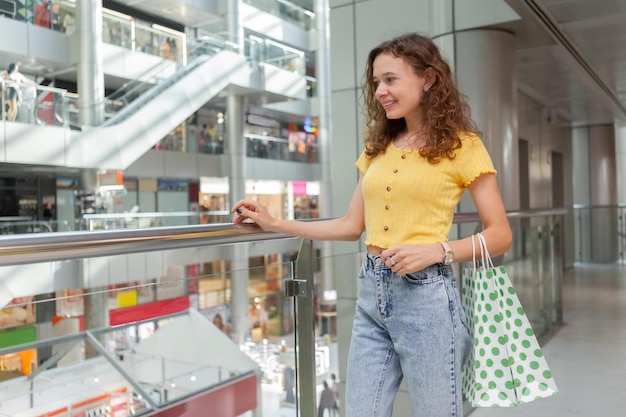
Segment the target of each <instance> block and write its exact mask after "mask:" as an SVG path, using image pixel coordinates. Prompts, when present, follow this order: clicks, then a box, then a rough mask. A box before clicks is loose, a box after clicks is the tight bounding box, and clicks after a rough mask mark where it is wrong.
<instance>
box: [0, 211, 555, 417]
mask: <svg viewBox="0 0 626 417" xmlns="http://www.w3.org/2000/svg"><path fill="white" fill-rule="evenodd" d="M464 226H466V227H465V228H466V229H468V231H467V232H465V231H463V232H462V233H460V234H459V237H463V236H468V235H470V234H472V233H473V232H474V231H475V230H476V227H477V226H476V223H475V222H472V221H467V222H465V223H464ZM511 226H512V228H513V231H514V239H513V241H514V243H513V247H512V248H511V250H510V251H509V252H508V253H507V254H506V255H504V256H501V257H496V258H495V259H494V262H495V263H496V264H497V265H498V264H502V265H504V266H505V268H506V269H507V271H508V273H509V276H510V277H511V279H512V282H513V285H514V287H515V289H516V291H517V293H518V296H519V298H520V300H521V302H522V305H523V306H524V308H525V310H526V313H527V315H528V317H529V319H530V320H531V323H532V325H533V328H534V329H535V332H536V333H537V335H538V336H539V337H547V336H549V334H550V332H552V331H553V330H554V328H555V327H556V326H557V325H558V324H559V322H560V319H559V318H560V306H561V302H560V279H561V270H562V259H561V256H562V254H561V246H562V242H561V234H562V231H561V227H562V226H561V216H551V215H545V216H535V217H531V218H513V219H511ZM176 229H178V230H177V231H176V234H175V235H172V236H169V235H167V234H165V233H166V232H167V233H173V230H176ZM247 230H248V229H247V228H244V229H240V228H239V227H238V226H234V225H223V226H215V227H214V228H209V229H205V228H195V229H194V228H193V227H191V228H185V231H183V229H182V228H162V229H160V230H155V231H143V232H142V231H140V230H138V231H131V230H128V231H121V232H118V231H111V232H94V234H93V235H95V237H94V238H93V239H94V241H93V242H88V241H84V242H83V240H84V239H89V237H88V236H90V235H92V234H66V235H64V236H63V237H62V239H61V237H59V239H61V240H58V243H59V244H58V245H55V243H54V242H55V235H54V234H51V235H50V236H42V237H41V238H42V239H37V236H32V237H28V238H27V239H26V240H20V239H24V238H23V237H19V238H12V239H13V240H12V241H11V245H12V246H11V245H9V243H2V242H0V262H2V265H7V261H6V259H5V256H7V255H6V254H9V253H11V254H13V255H11V256H13V257H14V259H15V262H17V264H16V266H15V267H13V268H12V269H11V274H10V275H11V276H13V275H15V274H16V273H18V270H19V267H18V266H19V265H22V264H24V256H28V253H26V252H25V251H22V250H20V249H19V248H20V245H26V246H25V247H28V248H29V250H33V248H38V249H37V250H41V251H43V252H40V253H36V256H37V262H39V261H46V260H48V259H51V258H50V257H51V256H54V257H55V258H54V259H57V258H58V259H65V258H66V257H69V258H68V260H67V261H64V262H59V263H58V268H57V267H55V268H52V269H54V270H58V271H65V272H64V273H63V274H60V273H57V279H55V282H56V283H57V284H55V285H57V286H58V285H59V284H58V283H60V282H63V283H66V286H65V287H60V288H56V289H55V290H54V291H52V292H49V293H45V294H38V295H35V296H30V297H20V298H17V299H14V300H4V298H6V293H1V294H0V300H1V301H2V302H3V305H2V310H1V314H0V318H1V321H0V327H3V328H2V332H0V358H1V361H2V366H3V367H4V368H3V370H7V371H17V372H11V373H10V374H9V373H3V374H2V376H3V379H6V381H4V382H0V403H1V404H2V405H3V408H2V410H3V412H4V410H5V408H4V406H5V404H14V403H13V402H12V401H14V399H15V398H16V397H18V396H21V395H22V394H20V392H21V391H23V392H25V393H26V394H24V395H26V396H29V395H30V394H31V393H32V392H31V391H32V390H38V391H37V395H39V396H45V395H47V394H46V393H45V391H47V390H48V389H50V390H51V391H50V392H52V393H54V392H55V391H54V388H48V385H46V384H44V381H47V380H53V382H54V384H52V385H62V384H66V385H62V386H68V385H67V382H66V380H65V379H63V378H64V375H65V372H66V371H69V372H72V373H73V375H76V372H79V371H80V372H83V371H84V369H89V371H84V372H85V377H84V378H82V379H80V378H77V377H75V378H74V380H73V383H74V385H71V387H72V389H73V390H74V391H79V390H80V389H82V387H83V386H85V388H86V390H87V391H86V392H90V391H88V390H89V389H91V387H92V386H93V383H94V382H96V381H95V380H94V375H93V372H92V371H91V369H92V368H93V366H96V365H97V366H98V368H97V369H102V375H105V376H106V377H107V378H113V377H115V378H114V379H115V380H116V381H118V380H119V381H121V382H120V383H121V384H125V385H123V386H122V387H120V386H118V385H114V384H113V383H111V384H113V385H111V384H109V385H107V387H106V389H107V390H108V391H106V392H107V395H109V396H108V397H107V398H108V399H109V400H112V399H113V398H114V397H115V401H118V402H119V403H122V402H123V401H122V399H120V398H118V397H120V396H121V397H123V398H124V399H125V400H124V401H126V402H125V405H119V404H118V403H116V404H117V405H119V406H120V407H127V409H128V410H130V409H131V404H132V407H134V409H135V410H146V409H150V407H152V408H154V409H157V408H159V407H162V406H163V405H164V404H166V403H167V402H176V401H179V400H182V399H185V400H186V399H188V398H191V397H192V396H193V395H197V394H199V393H202V392H206V391H207V390H208V391H212V390H219V389H221V388H222V387H223V386H225V385H229V384H230V383H231V382H233V383H239V381H245V380H247V378H248V375H249V374H248V373H247V372H248V371H249V369H247V368H245V369H244V368H241V367H240V364H241V363H250V364H252V365H254V368H255V369H256V371H255V372H256V373H255V375H256V376H257V377H258V385H254V386H256V387H257V389H258V390H260V391H259V392H261V393H262V395H263V409H262V410H259V412H260V414H258V415H260V416H263V417H273V416H275V415H277V414H278V413H281V414H280V415H288V416H294V417H295V416H296V415H301V416H304V417H313V416H314V415H315V414H314V412H315V405H316V404H317V401H318V400H319V394H320V391H321V387H322V382H323V381H330V380H332V376H333V375H334V376H335V377H336V381H337V384H338V385H337V386H338V390H339V392H340V398H341V396H342V395H343V394H342V393H343V390H344V385H343V382H342V381H344V380H345V375H343V374H342V373H341V368H340V365H341V364H345V360H346V357H345V355H347V346H348V344H349V340H350V335H351V327H352V319H353V316H354V308H355V303H356V297H357V290H356V288H357V276H358V272H359V268H360V265H361V262H362V260H363V257H364V254H363V252H356V253H354V252H348V253H341V247H342V246H341V244H338V245H339V246H338V247H337V248H336V250H333V253H330V254H325V253H323V252H320V251H323V250H324V249H318V248H317V247H316V246H313V245H312V243H311V242H310V241H308V244H305V245H304V246H302V248H300V246H299V240H298V239H286V240H276V239H271V238H270V236H272V234H264V235H263V236H268V239H269V240H262V241H258V242H255V241H254V234H252V235H249V236H252V237H251V238H248V239H250V241H249V243H250V244H249V245H245V247H244V246H241V245H240V243H242V242H243V241H242V242H239V243H236V244H234V245H232V246H231V247H230V248H226V247H224V241H222V240H211V239H213V238H212V236H215V237H218V236H219V233H221V232H223V233H225V234H224V235H222V236H221V237H219V239H225V238H229V239H234V238H235V237H238V236H237V233H242V232H245V233H246V236H248V235H247V233H248V232H247ZM252 230H258V229H252ZM220 231H221V232H220ZM133 234H134V235H133ZM72 235H75V236H76V238H77V239H79V240H80V241H77V242H76V243H72V242H74V241H73V240H72ZM135 235H136V237H135V238H133V237H132V236H135ZM106 236H110V238H111V239H110V240H109V241H107V239H106ZM203 236H204V238H203ZM230 236H234V237H230ZM246 238H247V237H246ZM28 239H30V240H28ZM135 239H136V240H135ZM187 239H189V240H190V241H192V242H193V243H186V242H187ZM242 239H244V238H243V237H242ZM0 240H2V237H0ZM40 240H41V242H40ZM244 241H245V240H244ZM46 242H48V244H50V245H52V246H51V247H50V249H48V247H47V246H46V245H45V243H46ZM211 242H214V243H213V244H212V243H211ZM218 242H219V243H218ZM305 243H307V242H305ZM94 245H95V246H94ZM97 245H104V246H103V247H102V248H99V247H97ZM109 245H113V246H109ZM116 245H120V247H119V248H118V249H115V248H117V246H116ZM135 245H145V248H144V249H145V250H149V252H145V254H142V253H141V252H138V251H137V247H136V246H135ZM168 245H174V246H173V247H175V248H176V249H167V248H168V247H169V246H168ZM180 245H182V246H180ZM10 246H11V248H10ZM320 247H321V246H320ZM112 248H113V249H115V251H114V250H113V249H112ZM185 248H186V249H185ZM194 248H198V249H194ZM261 248H262V249H261ZM298 249H300V250H299V254H298V256H297V258H296V253H297V252H298ZM76 250H84V251H85V252H86V253H89V254H90V255H89V256H92V257H95V258H85V259H81V258H79V257H77V256H76V252H75V251H76ZM118 250H119V251H120V252H117V251H118ZM154 251H159V252H157V253H154ZM161 251H162V252H161ZM253 252H254V253H253ZM154 256H156V257H154ZM126 257H128V259H126ZM26 265H28V264H26ZM33 265H35V264H33ZM72 265H73V266H72ZM155 265H157V267H156V269H154V268H155ZM467 266H468V263H462V264H456V265H454V269H455V274H456V276H457V280H458V281H459V287H461V286H462V282H461V281H460V271H461V269H462V268H463V267H467ZM144 268H147V269H146V270H145V271H144ZM151 268H152V269H151ZM147 270H151V271H153V272H146V271H147ZM72 271H74V273H78V272H79V271H80V274H79V275H80V280H77V278H76V276H74V275H72V273H71V272H72ZM140 271H144V272H143V273H141V272H140ZM154 271H158V273H156V274H155V273H154ZM3 272H6V269H5V270H3ZM31 275H32V274H31ZM4 276H6V274H5V275H4ZM294 280H295V281H304V284H302V282H297V283H296V282H295V281H294ZM40 281H41V278H40V277H38V279H37V280H34V281H32V283H31V284H29V285H32V286H35V285H36V284H37V283H38V282H40ZM72 282H75V283H78V282H80V283H85V284H84V285H85V288H74V287H73V286H71V285H69V283H72ZM296 284H297V285H296ZM50 285H52V284H50ZM459 289H460V290H461V288H459ZM292 295H293V297H292ZM3 296H4V298H2V297H3ZM102 312H108V313H109V314H108V319H107V318H106V317H107V316H106V314H105V315H104V316H103V315H102ZM99 320H100V323H101V324H100V325H95V324H94V323H97V322H98V321H99ZM106 320H108V325H106V326H105V327H104V328H99V327H101V326H102V325H103V324H104V323H106ZM190 323H191V324H190ZM195 325H198V326H200V327H194V326H195ZM189 327H192V328H196V329H198V328H201V329H204V330H202V331H195V332H191V333H185V332H184V331H183V330H184V329H187V328H189ZM85 329H87V330H85ZM11 332H15V333H11ZM7 334H11V335H12V336H10V337H9V339H10V340H11V341H12V343H9V344H6V343H5V342H6V340H7V339H6V338H5V339H3V336H6V335H7ZM216 335H222V336H225V337H223V338H222V337H221V336H220V337H218V339H219V340H221V341H223V342H224V343H225V344H226V345H227V346H230V347H229V349H227V350H228V352H229V353H233V354H234V353H239V354H242V355H244V356H240V357H238V358H239V359H232V358H230V357H228V358H224V357H220V356H219V355H218V353H217V351H213V350H212V349H214V348H215V347H216V343H215V342H213V340H217V339H215V338H216V337H217V336H216ZM58 337H63V339H55V338H58ZM204 337H211V338H212V339H211V341H206V340H204V339H203V338H204ZM171 340H175V344H176V346H175V348H172V350H167V349H166V350H163V349H156V348H155V346H156V347H159V348H163V347H165V346H169V342H168V341H171ZM16 341H17V343H16ZM186 341H187V342H188V343H185V342H186ZM189 341H191V342H189ZM187 345H189V346H187ZM53 346H56V347H54V351H53ZM194 346H197V347H198V348H199V349H201V350H202V355H200V359H198V357H196V356H195V353H194V351H193V347H194ZM187 349H191V350H187ZM33 351H34V353H35V354H36V356H33ZM20 352H26V353H25V354H22V353H20ZM28 352H30V353H28ZM58 352H61V353H59V354H58V355H56V354H57V353H58ZM183 352H184V354H183ZM17 353H19V355H16V354H17ZM70 353H71V355H70ZM55 355H56V356H55ZM183 356H184V357H183ZM16 357H17V359H16ZM66 357H72V358H73V359H74V358H75V359H76V360H77V361H78V362H73V363H72V365H66V364H65V363H64V361H65V360H69V359H65V358H66ZM216 358H217V359H219V358H222V359H220V360H219V361H218V362H211V360H216ZM241 358H244V359H241ZM249 359H251V360H252V361H251V362H248V360H249ZM303 363H304V364H305V365H306V366H305V367H304V368H302V367H301V366H302V364H303ZM11 364H12V365H11ZM92 364H94V365H93V366H92ZM100 364H102V367H100ZM9 366H11V367H13V368H12V369H8V367H9ZM307 367H309V368H307ZM87 372H88V373H87ZM296 374H298V375H299V378H300V385H296V382H295V380H294V379H293V377H294V376H295V375H296ZM81 375H82V374H81ZM192 377H193V378H192ZM98 379H99V380H100V381H102V378H101V377H100V376H98ZM192 379H194V380H193V381H192ZM303 379H304V380H303ZM32 381H35V382H34V383H33V384H32V385H31V382H32ZM79 381H80V382H79ZM192 383H193V384H192ZM290 384H292V385H291V386H292V387H293V389H287V388H285V387H286V386H287V387H288V386H290ZM44 387H45V388H44ZM120 389H126V391H124V392H121V391H119V390H120ZM33 392H34V391H33ZM118 394H119V395H118ZM89 395H91V394H89ZM292 396H293V397H292ZM20 398H25V397H20ZM59 398H61V397H59ZM90 398H91V397H90ZM9 400H11V401H9ZM16 401H17V400H16ZM292 401H293V402H292ZM74 404H77V402H72V403H69V406H73V405H74ZM54 405H55V407H56V406H57V405H58V404H57V403H54ZM13 406H14V405H11V407H13ZM64 406H68V405H67V404H66V405H64ZM7 410H9V409H7ZM11 410H13V408H11ZM54 410H57V408H55V409H54ZM54 410H51V411H54ZM36 411H37V413H38V414H35V410H34V409H33V413H32V414H28V413H27V414H20V415H21V416H24V417H31V415H32V416H33V417H34V416H35V415H37V416H39V415H41V414H43V412H42V411H41V409H37V410H36ZM49 411H50V410H49ZM132 413H135V411H133V412H132ZM132 413H129V415H135V414H132ZM140 413H141V411H137V415H138V414H140ZM8 415H11V412H9V414H8Z"/></svg>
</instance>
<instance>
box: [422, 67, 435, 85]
mask: <svg viewBox="0 0 626 417" xmlns="http://www.w3.org/2000/svg"><path fill="white" fill-rule="evenodd" d="M435 81H437V75H436V74H435V71H434V70H433V69H432V68H426V70H425V71H424V88H425V89H426V90H429V89H430V87H432V86H433V84H435Z"/></svg>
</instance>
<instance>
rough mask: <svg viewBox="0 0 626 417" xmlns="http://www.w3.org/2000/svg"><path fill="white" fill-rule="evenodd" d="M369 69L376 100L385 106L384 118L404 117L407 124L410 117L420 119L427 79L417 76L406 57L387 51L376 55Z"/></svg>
mask: <svg viewBox="0 0 626 417" xmlns="http://www.w3.org/2000/svg"><path fill="white" fill-rule="evenodd" d="M372 68H373V71H372V79H373V81H374V83H375V85H376V92H375V95H376V100H378V102H379V103H380V104H381V106H383V108H384V109H385V112H386V114H387V118H389V119H399V118H402V117H404V118H405V120H406V122H407V125H408V124H410V120H413V119H419V118H420V117H421V114H422V111H421V110H420V104H421V101H422V95H423V94H424V87H427V86H428V85H427V80H426V78H425V77H422V76H420V75H417V74H416V73H415V71H414V70H413V68H412V67H411V66H410V65H409V64H408V63H407V62H406V61H405V60H403V59H402V58H398V57H395V56H393V55H392V54H389V53H382V54H380V55H378V56H377V57H376V58H375V59H374V62H373V65H372Z"/></svg>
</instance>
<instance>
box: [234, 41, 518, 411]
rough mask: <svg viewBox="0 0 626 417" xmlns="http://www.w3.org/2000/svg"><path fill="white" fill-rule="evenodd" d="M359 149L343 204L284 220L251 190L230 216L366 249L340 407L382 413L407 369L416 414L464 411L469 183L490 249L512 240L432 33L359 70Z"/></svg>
mask: <svg viewBox="0 0 626 417" xmlns="http://www.w3.org/2000/svg"><path fill="white" fill-rule="evenodd" d="M363 99H364V103H365V107H366V126H367V128H366V131H365V151H364V152H363V153H362V154H361V156H360V157H359V159H358V160H357V162H356V166H357V167H358V169H359V170H360V171H361V176H360V179H359V182H358V184H357V187H356V190H355V192H354V195H353V197H352V201H351V203H350V207H349V209H348V212H347V213H346V215H344V216H343V217H341V218H338V219H332V220H326V221H321V222H312V223H304V222H296V221H287V220H279V219H276V218H274V217H272V216H270V215H269V214H268V212H267V210H266V209H265V207H263V206H261V205H259V204H258V203H257V202H255V201H249V200H241V201H239V202H237V203H236V204H235V205H234V207H233V212H237V214H236V215H235V216H234V218H233V222H235V223H241V222H242V221H244V220H246V219H251V220H253V221H255V222H256V223H258V224H259V225H260V226H261V228H263V229H264V230H267V231H274V232H280V233H285V234H291V235H295V236H300V237H303V238H307V239H319V240H357V239H359V237H360V236H361V233H362V232H363V231H364V230H365V231H366V236H365V244H366V245H367V254H366V257H365V260H364V262H363V265H362V268H361V272H360V275H359V283H358V285H359V296H358V300H357V308H356V314H355V318H354V327H353V333H352V341H351V345H350V352H349V359H348V365H347V366H348V367H347V378H346V416H347V417H389V416H391V415H392V406H393V401H394V397H395V395H396V393H397V390H398V387H399V385H400V382H401V381H402V379H403V378H404V379H405V380H406V383H407V387H408V390H409V396H410V401H411V410H412V415H413V416H414V417H417V416H425V417H426V416H427V417H450V416H459V417H460V416H462V415H463V409H462V394H461V367H462V365H463V362H464V360H465V358H466V357H467V354H468V352H469V348H470V344H471V342H470V340H469V335H468V331H467V327H466V323H465V317H464V314H463V310H462V308H461V305H460V299H459V294H458V290H457V287H456V283H455V279H454V276H453V274H452V269H451V265H450V264H451V263H452V261H453V260H454V261H455V262H460V261H468V260H470V259H471V258H472V242H471V238H470V237H468V238H464V239H460V240H455V241H450V242H447V237H448V234H449V231H450V228H451V226H452V219H453V215H454V209H455V207H456V206H457V204H458V202H459V200H460V198H461V196H462V194H463V192H464V191H465V189H466V188H467V189H469V191H470V193H471V196H472V198H473V200H474V203H475V205H476V208H477V209H478V212H479V215H480V218H481V220H482V223H483V226H484V230H483V231H482V232H481V233H482V234H483V236H484V237H485V238H486V240H487V243H488V249H489V252H490V254H491V255H497V254H502V253H504V252H506V251H508V250H509V248H510V245H511V229H510V226H509V223H508V220H507V217H506V213H505V210H504V205H503V203H502V198H501V196H500V191H499V190H498V185H497V182H496V175H495V174H496V171H495V169H494V167H493V164H492V161H491V159H490V157H489V155H488V153H487V151H486V150H485V148H484V146H483V143H482V141H481V139H480V137H479V132H478V130H477V129H476V127H475V124H474V122H472V120H471V118H470V110H469V107H468V105H467V103H466V101H465V100H464V97H463V96H462V95H461V94H460V93H459V91H458V90H457V88H456V87H455V84H454V81H453V78H452V74H451V71H450V68H449V66H448V64H447V63H446V62H445V61H444V59H443V58H442V57H441V55H440V52H439V50H438V49H437V47H436V46H435V44H434V43H433V42H432V41H431V40H430V39H428V38H426V37H424V36H421V35H418V34H408V35H404V36H400V37H398V38H395V39H392V40H390V41H387V42H384V43H382V44H381V45H379V46H377V47H376V48H374V49H373V50H372V51H371V52H370V53H369V56H368V60H367V68H366V71H365V75H364V80H363Z"/></svg>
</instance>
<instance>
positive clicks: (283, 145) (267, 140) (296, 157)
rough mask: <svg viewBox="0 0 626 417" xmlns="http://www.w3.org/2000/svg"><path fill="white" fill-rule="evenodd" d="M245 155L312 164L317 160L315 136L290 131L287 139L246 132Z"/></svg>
mask: <svg viewBox="0 0 626 417" xmlns="http://www.w3.org/2000/svg"><path fill="white" fill-rule="evenodd" d="M244 137H245V138H246V156H248V157H251V158H260V159H273V160H279V161H294V162H305V163H309V164H314V163H317V162H318V158H319V152H318V149H317V136H316V135H314V134H312V133H310V134H307V133H305V132H292V134H291V135H290V137H289V138H288V139H284V138H276V137H272V136H266V135H255V134H250V133H247V134H245V135H244Z"/></svg>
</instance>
